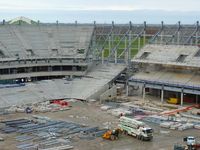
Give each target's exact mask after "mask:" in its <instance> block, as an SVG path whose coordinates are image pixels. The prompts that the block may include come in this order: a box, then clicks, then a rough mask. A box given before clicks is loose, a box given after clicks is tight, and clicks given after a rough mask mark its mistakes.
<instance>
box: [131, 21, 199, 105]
mask: <svg viewBox="0 0 200 150" xmlns="http://www.w3.org/2000/svg"><path fill="white" fill-rule="evenodd" d="M161 29H162V30H160V31H159V32H158V33H157V34H155V35H154V36H153V37H152V39H151V42H150V44H147V45H146V46H144V47H143V48H142V49H141V50H140V51H139V52H138V54H137V55H136V56H135V57H134V58H133V59H132V62H133V64H134V66H138V67H136V68H137V70H139V72H136V73H135V75H134V76H132V77H131V78H130V79H129V85H130V86H133V87H134V88H133V89H136V90H134V92H135V93H137V92H138V91H140V92H141V93H142V95H143V98H145V96H146V93H149V94H150V95H154V96H158V97H160V99H161V102H164V100H165V99H168V98H170V97H174V98H178V99H179V100H180V104H181V105H183V103H184V102H185V103H200V97H199V95H200V78H199V75H200V74H199V73H200V72H199V70H200V63H199V62H200V59H199V56H200V55H199V53H200V48H199V46H198V43H199V42H200V40H199V39H200V38H199V26H198V22H197V26H196V28H191V27H186V28H185V29H184V28H183V27H181V26H180V25H179V28H177V29H176V30H175V29H174V27H172V30H171V31H170V28H164V27H162V28H161ZM136 87H138V88H136Z"/></svg>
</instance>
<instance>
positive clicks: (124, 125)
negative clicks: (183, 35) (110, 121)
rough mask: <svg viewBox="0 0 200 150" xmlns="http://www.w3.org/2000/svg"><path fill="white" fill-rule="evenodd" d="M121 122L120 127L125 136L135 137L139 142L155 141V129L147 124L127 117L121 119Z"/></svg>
mask: <svg viewBox="0 0 200 150" xmlns="http://www.w3.org/2000/svg"><path fill="white" fill-rule="evenodd" d="M119 121H120V123H119V125H118V126H119V128H120V130H121V131H122V132H123V133H124V134H128V135H131V136H134V137H136V138H137V139H139V140H149V141H151V140H152V139H153V129H152V128H150V127H148V126H147V125H146V124H145V123H143V122H141V121H138V120H135V119H132V118H128V117H125V116H122V117H120V119H119Z"/></svg>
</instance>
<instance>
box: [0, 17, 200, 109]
mask: <svg viewBox="0 0 200 150" xmlns="http://www.w3.org/2000/svg"><path fill="white" fill-rule="evenodd" d="M19 19H20V18H19ZM15 22H18V21H17V19H15ZM29 22H30V21H29ZM18 23H19V24H9V23H5V21H3V22H2V24H1V25H0V82H1V83H6V82H7V81H10V80H12V81H15V80H18V81H34V82H31V83H25V84H20V85H19V84H16V85H1V86H0V94H1V95H2V97H1V103H0V106H1V107H7V106H11V105H18V104H27V103H34V102H38V101H46V100H52V99H65V98H66V99H68V98H76V99H83V100H87V99H91V98H95V99H99V96H100V95H101V94H102V93H103V92H105V91H106V90H107V89H109V88H111V87H112V85H113V83H114V82H113V81H114V80H115V79H116V78H117V77H118V76H119V75H120V73H122V72H123V71H124V70H125V69H126V68H128V69H133V70H134V71H136V70H139V72H134V74H135V75H134V76H133V77H131V78H130V79H129V81H128V86H132V87H134V88H133V89H135V90H133V93H130V91H129V94H134V93H135V92H136V93H137V92H138V91H139V90H137V89H138V88H137V87H138V86H139V87H140V89H141V88H142V91H143V92H142V94H143V97H144V96H145V93H146V90H147V89H148V90H149V89H150V90H149V91H150V92H151V91H152V92H151V93H154V95H157V96H160V97H161V101H164V98H167V97H169V95H170V94H171V93H170V92H169V91H171V92H172V95H176V96H177V97H178V98H180V99H181V104H183V102H184V96H185V97H186V95H185V94H191V95H193V96H191V97H192V99H193V97H195V100H192V102H194V103H198V102H199V96H198V95H200V93H199V87H200V85H199V77H198V75H199V66H200V64H199V59H200V58H199V56H200V52H199V47H198V44H199V43H200V38H199V35H200V33H199V23H198V22H197V24H196V25H193V26H192V25H191V26H190V25H181V24H180V22H179V23H178V25H164V24H163V23H162V24H161V26H159V25H147V24H146V22H144V24H142V25H135V24H132V23H131V22H130V23H129V24H127V25H117V24H114V22H112V24H96V23H94V24H78V23H77V22H76V23H75V24H62V23H58V22H57V23H55V24H53V23H52V24H50V23H47V24H43V23H39V22H35V23H34V24H30V25H29V24H21V23H20V21H19V22H18ZM136 53H137V55H136V56H135V57H134V58H133V59H132V56H134V55H135V54H136ZM131 59H132V60H131ZM131 63H132V64H131ZM137 66H138V67H137ZM55 78H59V79H55ZM47 79H48V80H47ZM49 79H52V80H49ZM40 80H43V81H40ZM125 83H126V82H125ZM12 87H13V88H12ZM135 87H136V88H135ZM7 88H9V89H10V90H7ZM145 89H146V90H145ZM127 91H128V90H127ZM164 91H165V92H164ZM166 91H168V94H167V92H166ZM173 92H175V93H173ZM155 93H156V94H155ZM194 95H195V96H194Z"/></svg>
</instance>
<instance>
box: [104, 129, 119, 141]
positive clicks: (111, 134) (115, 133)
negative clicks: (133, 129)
mask: <svg viewBox="0 0 200 150" xmlns="http://www.w3.org/2000/svg"><path fill="white" fill-rule="evenodd" d="M120 133H121V130H120V129H119V128H117V129H114V130H108V131H106V132H105V133H104V134H103V135H102V138H103V139H107V140H111V141H114V140H117V139H118V138H119V134H120Z"/></svg>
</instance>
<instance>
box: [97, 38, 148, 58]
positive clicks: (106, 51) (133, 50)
mask: <svg viewBox="0 0 200 150" xmlns="http://www.w3.org/2000/svg"><path fill="white" fill-rule="evenodd" d="M119 41H120V39H119V38H115V39H114V41H113V42H112V44H111V49H112V48H114V47H115V46H116V45H117V44H118V43H119ZM138 42H139V39H137V40H135V41H134V42H132V44H131V58H132V57H134V56H135V55H136V54H137V52H138ZM147 42H148V38H146V43H147ZM97 44H98V45H103V44H104V41H97ZM127 46H128V42H127ZM143 46H144V41H143V37H142V38H140V48H142V47H143ZM124 49H125V41H124V40H123V41H121V42H120V43H119V45H118V48H117V54H118V56H119V55H120V54H121V53H122V52H123V50H124ZM108 56H109V43H108V41H107V42H106V44H105V46H104V57H108ZM121 58H124V54H123V55H122V56H121Z"/></svg>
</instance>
